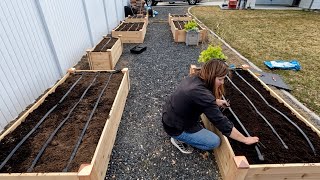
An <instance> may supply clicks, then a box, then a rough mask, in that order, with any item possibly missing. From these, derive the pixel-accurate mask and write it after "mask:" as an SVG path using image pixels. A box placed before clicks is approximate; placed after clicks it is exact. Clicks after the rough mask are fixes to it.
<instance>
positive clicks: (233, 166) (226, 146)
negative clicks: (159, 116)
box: [202, 70, 320, 180]
mask: <svg viewBox="0 0 320 180" xmlns="http://www.w3.org/2000/svg"><path fill="white" fill-rule="evenodd" d="M236 72H237V73H238V74H239V75H240V76H241V77H242V78H243V79H245V80H246V81H247V82H249V83H250V84H251V86H252V87H254V88H255V89H256V90H257V91H258V92H259V93H260V94H261V95H262V97H263V98H264V99H265V100H266V101H267V102H268V103H266V102H265V101H264V100H263V98H261V97H260V95H258V93H256V91H254V90H253V88H252V87H250V86H249V85H248V84H247V83H246V82H245V81H243V79H242V78H241V77H240V76H239V75H237V73H235V72H233V74H232V76H231V77H232V79H231V80H232V82H233V83H234V84H235V86H236V87H237V88H238V89H240V90H241V91H242V92H243V93H244V94H245V95H246V96H247V97H248V99H250V101H251V102H252V104H253V106H252V105H251V104H250V103H249V101H248V100H247V99H246V98H245V96H243V95H242V93H240V91H238V90H237V88H235V86H234V85H232V83H230V81H226V82H225V87H226V99H229V100H230V101H231V110H230V109H226V110H224V111H223V113H224V115H226V116H227V117H228V118H229V119H230V120H231V121H232V122H233V123H234V125H235V127H236V128H237V129H238V130H239V131H241V132H242V133H243V134H244V135H246V132H245V131H244V130H243V128H242V127H241V125H240V123H238V121H237V119H236V118H235V116H234V114H235V115H236V117H237V118H238V119H239V120H240V122H241V123H242V124H243V126H244V127H245V128H246V131H247V132H248V134H249V135H252V136H258V137H259V138H260V142H261V143H262V144H260V143H259V144H258V145H251V146H248V145H245V144H243V143H239V142H237V141H235V140H232V139H229V138H227V137H225V136H223V135H222V134H221V133H220V132H219V131H218V130H217V129H216V128H215V127H214V126H213V125H212V124H211V123H210V122H209V121H208V119H207V118H206V117H205V115H202V120H203V122H204V124H205V127H206V128H208V129H210V130H212V131H214V132H215V133H216V134H218V135H219V136H220V138H221V145H220V146H219V147H218V148H216V149H215V150H214V154H215V157H216V160H217V163H218V166H219V169H220V172H221V175H222V177H223V179H225V180H243V179H246V180H271V179H272V180H275V179H276V180H280V179H282V180H283V179H320V156H319V155H320V138H319V136H320V131H319V130H318V129H317V128H315V127H314V126H313V125H312V124H310V123H309V122H308V121H307V120H306V119H305V118H303V117H302V116H301V115H300V114H299V113H298V112H297V111H296V110H294V109H293V108H292V107H291V106H290V105H289V104H287V103H286V102H285V101H284V100H283V99H282V98H281V97H279V96H278V95H277V94H276V93H275V92H274V91H272V90H271V89H270V88H269V87H268V86H267V85H266V84H265V83H263V82H262V81H260V80H259V79H258V77H256V76H255V74H254V73H252V72H251V71H250V70H247V71H246V70H237V71H236ZM268 104H269V105H268ZM271 106H272V107H273V108H272V107H271ZM254 107H255V108H256V109H257V111H256V110H255V108H254ZM275 109H277V110H278V111H279V112H281V113H282V114H283V115H281V114H280V113H279V112H277V111H276V110H275ZM258 112H259V113H260V114H261V116H260V115H259V113H258ZM233 113H234V114H233ZM262 116H263V117H264V118H265V119H266V120H267V121H268V122H269V123H270V125H271V126H272V127H273V128H274V130H275V131H273V130H272V128H270V126H269V125H268V123H267V121H265V120H264V119H263V118H262ZM285 117H287V118H288V119H289V120H290V121H291V122H293V123H291V122H290V121H289V120H288V119H286V118H285ZM294 124H295V125H296V126H297V127H299V128H300V130H301V131H300V130H299V128H297V127H296V126H295V125H294ZM275 132H276V133H275ZM302 132H303V133H304V134H305V136H304V135H303V133H302ZM276 134H278V136H277V135H276ZM306 137H307V138H306ZM280 139H282V141H283V142H281V140H280ZM307 139H309V142H310V143H308V140H307ZM285 146H287V148H286V147H285ZM259 152H260V154H261V156H258V154H259Z"/></svg>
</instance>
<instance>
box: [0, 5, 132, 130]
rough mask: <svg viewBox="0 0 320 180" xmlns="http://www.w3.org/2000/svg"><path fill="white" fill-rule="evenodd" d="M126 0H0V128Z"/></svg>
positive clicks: (113, 20)
mask: <svg viewBox="0 0 320 180" xmlns="http://www.w3.org/2000/svg"><path fill="white" fill-rule="evenodd" d="M127 4H128V1H127V0H67V1H66V0H54V1H53V0H23V1H15V0H14V1H12V0H0V131H1V130H2V129H3V128H4V127H5V126H6V125H7V124H8V123H9V122H10V121H12V120H14V119H15V118H16V117H17V116H18V115H19V114H20V113H21V112H22V111H23V110H24V109H25V108H26V107H27V106H28V105H30V104H32V103H33V102H34V101H35V99H37V98H38V97H39V96H40V95H41V94H43V92H44V91H45V90H46V89H48V88H50V87H51V86H52V85H53V84H54V83H55V82H56V81H57V80H59V78H61V76H63V74H65V73H66V70H67V69H68V68H70V67H72V66H74V65H75V64H76V63H77V62H78V61H79V60H80V59H81V57H82V56H83V55H84V54H85V53H86V52H85V50H86V49H87V48H90V47H92V46H94V45H96V44H97V43H98V42H100V40H101V39H102V35H105V34H108V33H110V31H111V30H112V29H113V28H114V27H116V26H117V25H118V23H119V22H120V21H121V20H123V18H124V10H123V6H124V5H127Z"/></svg>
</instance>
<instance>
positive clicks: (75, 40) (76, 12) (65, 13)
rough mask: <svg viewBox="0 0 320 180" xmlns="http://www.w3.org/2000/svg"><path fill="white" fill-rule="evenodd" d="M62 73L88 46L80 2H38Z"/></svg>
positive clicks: (87, 35)
mask: <svg viewBox="0 0 320 180" xmlns="http://www.w3.org/2000/svg"><path fill="white" fill-rule="evenodd" d="M40 4H41V8H42V10H43V14H44V18H45V21H46V22H47V26H48V30H49V32H50V35H51V39H52V42H53V46H54V48H55V50H56V53H57V56H58V59H59V63H60V66H61V68H62V71H63V72H66V71H67V69H68V68H70V67H72V66H74V65H75V64H76V63H77V62H78V61H79V59H80V58H81V56H82V55H83V54H84V53H85V50H86V49H87V48H88V47H91V44H90V34H89V31H88V28H87V24H86V19H85V13H84V8H83V4H82V1H80V0H68V1H66V0H55V1H51V0H47V1H40Z"/></svg>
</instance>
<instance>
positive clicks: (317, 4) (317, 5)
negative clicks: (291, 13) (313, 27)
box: [299, 0, 320, 9]
mask: <svg viewBox="0 0 320 180" xmlns="http://www.w3.org/2000/svg"><path fill="white" fill-rule="evenodd" d="M311 1H312V0H301V2H300V4H299V7H301V8H304V9H309V7H310V4H311ZM311 9H320V0H314V1H313V4H312V6H311Z"/></svg>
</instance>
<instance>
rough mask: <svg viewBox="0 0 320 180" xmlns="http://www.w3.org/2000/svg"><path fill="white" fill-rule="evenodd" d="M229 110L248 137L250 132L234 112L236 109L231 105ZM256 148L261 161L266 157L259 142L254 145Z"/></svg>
mask: <svg viewBox="0 0 320 180" xmlns="http://www.w3.org/2000/svg"><path fill="white" fill-rule="evenodd" d="M222 98H223V99H224V100H226V98H225V97H224V96H222ZM228 109H229V111H230V112H231V114H232V115H233V117H234V118H235V119H236V120H237V122H238V123H239V125H240V126H241V128H242V130H243V131H244V132H245V133H246V135H247V137H250V134H249V132H248V131H247V129H246V128H245V127H244V125H243V124H242V122H241V121H240V119H239V118H238V116H237V115H236V113H234V111H233V110H232V109H231V107H229V108H228ZM254 148H255V149H256V152H257V154H258V158H259V160H260V161H264V157H263V155H262V154H261V151H260V149H259V147H258V144H256V145H254Z"/></svg>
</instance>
